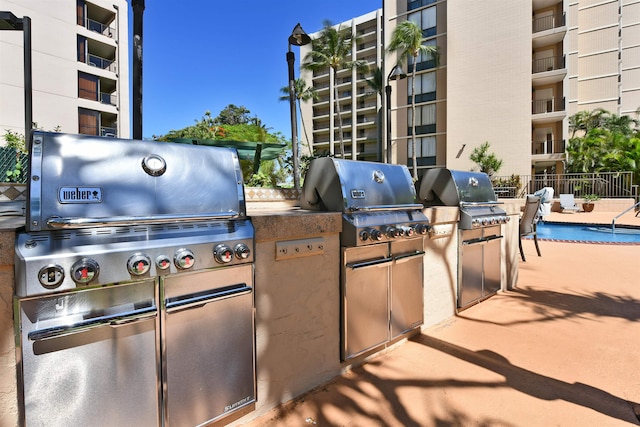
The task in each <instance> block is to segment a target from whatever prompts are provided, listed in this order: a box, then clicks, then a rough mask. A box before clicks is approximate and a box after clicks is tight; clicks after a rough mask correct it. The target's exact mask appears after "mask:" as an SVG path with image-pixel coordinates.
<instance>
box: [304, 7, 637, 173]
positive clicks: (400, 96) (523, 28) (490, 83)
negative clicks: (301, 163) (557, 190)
mask: <svg viewBox="0 0 640 427" xmlns="http://www.w3.org/2000/svg"><path fill="white" fill-rule="evenodd" d="M379 14H380V11H378V12H372V13H371V14H367V15H364V16H362V17H359V18H355V19H353V20H352V21H348V22H345V23H343V24H341V25H342V26H343V27H344V26H351V27H353V26H354V25H355V26H356V27H357V28H358V27H362V26H365V25H371V26H373V25H377V24H378V22H380V21H379V20H376V19H374V17H378V16H379ZM404 20H411V21H413V22H415V23H416V24H418V25H419V26H420V27H421V28H422V30H423V36H424V40H423V43H424V44H432V45H437V46H438V48H439V51H440V62H439V65H438V66H437V67H435V64H434V62H433V60H432V58H422V57H419V58H418V60H417V61H416V64H413V63H412V61H410V62H409V64H408V65H405V70H404V71H405V72H406V73H407V74H409V75H410V74H411V70H412V68H413V67H414V66H415V67H416V82H415V88H416V89H415V90H416V105H415V107H416V142H417V150H416V156H417V164H418V168H419V169H424V168H428V167H437V166H445V167H448V168H451V169H463V170H465V169H466V170H468V169H471V168H473V167H474V166H475V165H474V164H473V162H472V161H471V160H470V159H469V155H470V154H471V152H472V150H473V149H474V148H475V147H478V146H479V145H480V144H482V143H483V142H485V141H487V142H489V143H490V144H491V151H493V152H495V153H496V155H497V156H498V157H499V158H501V159H502V160H504V165H503V167H502V169H501V170H500V171H499V175H511V174H518V175H525V176H526V175H530V174H531V175H533V174H541V173H545V172H546V173H561V172H563V170H564V160H565V144H566V141H567V139H568V137H569V131H568V118H569V117H570V116H571V115H573V114H575V113H576V112H578V111H583V110H588V111H591V110H594V109H596V108H604V109H606V110H608V111H610V112H612V113H614V114H618V115H625V114H626V115H634V114H635V111H636V109H637V108H638V107H640V1H638V0H597V1H596V0H530V1H513V0H490V1H485V2H467V1H465V2H454V1H447V0H393V1H389V0H387V1H385V2H383V10H382V20H381V23H380V27H378V28H376V30H375V31H373V30H371V31H369V33H368V34H371V37H373V35H374V34H375V35H376V36H377V37H379V38H378V39H377V40H376V41H374V40H373V39H369V40H368V42H367V43H368V46H373V45H375V46H378V44H382V47H380V48H376V50H377V51H379V52H381V55H382V56H381V57H379V58H377V62H376V64H380V66H381V68H382V70H383V73H384V74H383V75H384V76H385V79H386V77H387V76H388V73H389V71H390V70H391V68H392V67H393V65H395V63H396V60H397V58H396V57H395V56H394V55H389V54H384V46H388V44H389V42H390V39H391V34H392V32H393V29H394V28H395V26H396V25H397V23H398V22H401V21H404ZM366 22H368V24H365V23H366ZM356 33H357V30H356ZM382 42H383V43H382ZM307 49H309V48H308V47H307ZM353 54H354V55H356V56H355V57H356V58H360V57H362V54H361V52H360V51H359V50H358V49H355V50H354V53H353ZM350 74H351V75H350V76H348V77H347V80H340V79H338V85H339V86H338V88H339V93H340V94H341V98H340V101H341V104H342V105H348V106H350V107H351V110H349V111H348V114H351V115H352V117H356V120H358V119H359V118H364V115H363V114H360V111H359V110H358V108H355V107H353V105H354V104H355V105H357V102H358V101H360V105H363V104H362V98H363V93H362V92H360V93H358V92H356V91H354V90H353V89H352V88H350V87H349V86H348V85H349V84H351V85H352V87H355V88H359V87H361V86H360V85H361V82H362V81H363V79H362V78H363V77H364V76H355V74H354V73H353V72H351V73H350ZM303 76H306V78H307V81H308V82H309V83H310V84H313V85H314V86H315V87H316V89H317V88H318V87H319V86H318V84H322V86H321V87H322V93H323V94H324V97H323V98H322V99H323V100H322V101H321V102H314V103H313V104H311V103H309V104H308V105H307V106H306V107H305V108H303V119H304V120H306V123H307V125H308V123H313V127H314V132H313V136H314V140H313V147H314V151H315V152H316V153H318V152H321V151H329V150H328V149H327V146H330V142H332V141H334V140H335V138H334V139H332V135H333V130H334V128H335V125H334V126H333V127H332V122H331V120H330V117H332V112H331V110H330V108H331V105H332V103H331V100H332V98H331V97H332V95H331V94H332V93H333V86H332V85H333V84H334V82H333V81H332V80H331V79H330V78H326V79H325V80H321V76H313V77H310V76H309V74H308V73H307V74H305V73H303ZM349 77H350V78H351V79H352V80H350V81H348V78H349ZM356 77H358V79H357V80H356ZM353 81H356V83H355V85H354V84H353ZM383 84H389V85H390V86H391V87H392V98H391V109H390V110H391V123H392V125H391V135H392V137H391V143H392V155H391V159H392V161H393V162H394V163H404V164H408V165H410V164H411V154H412V153H411V136H410V133H411V129H410V115H411V87H412V81H411V77H409V78H407V79H404V80H397V81H391V82H389V81H385V82H383ZM343 88H344V89H343ZM352 94H353V96H352ZM369 99H370V101H371V102H372V103H373V98H369ZM322 102H324V104H322ZM376 103H377V104H376V105H381V112H382V117H383V118H382V119H381V120H379V122H378V123H379V124H380V126H379V127H380V128H381V129H382V131H381V135H383V137H382V138H379V139H377V140H376V141H375V142H374V141H373V140H372V139H371V138H368V139H364V140H358V139H356V150H349V149H347V152H348V156H350V158H358V159H367V160H375V159H376V158H375V157H374V156H373V155H372V154H371V153H375V152H376V151H379V150H380V148H379V147H378V145H377V144H378V143H379V142H378V141H380V140H381V141H382V143H381V146H382V147H384V146H385V144H386V138H385V137H384V135H386V119H385V117H386V110H387V106H386V101H385V99H384V97H378V98H377V99H376ZM323 105H324V106H325V107H324V109H323V108H322V106H323ZM364 105H366V104H364ZM358 114H360V116H359V117H357V115H358ZM367 117H368V118H369V117H371V116H367ZM351 124H353V122H352V123H351ZM358 125H360V123H359V122H357V123H356V128H355V132H358V130H359V128H358ZM352 135H353V134H352ZM352 135H349V136H350V137H351V136H352ZM358 135H363V133H362V132H361V133H360V134H358V133H356V138H357V137H358ZM365 135H367V134H366V133H365ZM368 135H370V136H371V135H372V134H371V133H369V134H368ZM345 139H347V143H346V145H347V147H351V146H352V144H351V141H350V140H349V138H345ZM331 152H332V153H333V152H335V151H331Z"/></svg>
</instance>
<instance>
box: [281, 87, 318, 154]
mask: <svg viewBox="0 0 640 427" xmlns="http://www.w3.org/2000/svg"><path fill="white" fill-rule="evenodd" d="M293 90H295V97H296V102H297V104H298V112H299V113H300V121H301V122H302V131H303V132H304V138H305V140H306V141H307V148H308V149H309V154H313V153H312V152H311V144H310V142H309V136H308V135H307V127H306V126H305V125H304V117H303V116H302V107H301V106H300V102H307V101H310V100H314V101H317V100H318V99H320V95H318V92H317V91H316V89H315V88H314V87H313V86H307V82H305V81H304V80H303V79H301V78H297V79H296V80H295V81H294V82H293ZM280 93H282V96H281V97H280V101H289V86H284V87H282V88H281V89H280Z"/></svg>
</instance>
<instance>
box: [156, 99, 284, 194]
mask: <svg viewBox="0 0 640 427" xmlns="http://www.w3.org/2000/svg"><path fill="white" fill-rule="evenodd" d="M250 113H251V112H250V111H249V110H248V109H246V108H245V107H236V106H235V105H233V104H229V105H228V106H227V107H226V108H225V109H224V110H222V111H221V112H220V115H218V117H216V118H213V116H212V114H211V112H210V111H206V112H205V113H204V115H203V116H202V117H201V118H200V119H199V120H195V123H194V124H193V125H191V126H187V127H184V128H182V129H177V130H171V131H169V132H168V133H167V134H166V135H161V136H155V135H154V139H155V140H157V141H165V142H167V141H172V140H175V139H184V138H187V139H189V138H192V139H203V140H214V141H215V140H218V141H222V140H224V141H240V142H244V141H249V142H267V143H280V144H282V143H285V142H287V141H286V139H285V137H284V136H283V135H282V134H281V133H280V132H276V133H270V132H269V130H270V128H268V127H266V126H265V125H264V124H263V123H262V121H261V120H260V119H259V118H257V117H253V118H250V117H249V114H250ZM286 161H287V160H286V153H284V152H283V153H282V154H281V155H280V156H279V157H278V158H277V159H275V160H262V161H261V162H260V166H259V169H258V172H257V173H255V174H254V173H253V172H254V170H255V169H254V166H255V165H254V164H253V161H251V160H240V165H241V167H242V175H243V177H244V180H245V184H247V185H249V186H260V187H274V188H275V187H277V186H278V185H279V184H280V183H282V182H285V181H286V180H287V177H288V176H289V175H290V174H291V169H290V168H289V167H288V165H287V163H286Z"/></svg>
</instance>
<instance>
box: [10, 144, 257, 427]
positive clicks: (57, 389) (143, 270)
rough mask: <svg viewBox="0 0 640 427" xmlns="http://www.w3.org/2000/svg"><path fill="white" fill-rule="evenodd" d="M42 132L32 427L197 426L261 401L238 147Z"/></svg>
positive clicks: (21, 245)
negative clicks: (257, 392)
mask: <svg viewBox="0 0 640 427" xmlns="http://www.w3.org/2000/svg"><path fill="white" fill-rule="evenodd" d="M33 134H34V135H33V142H32V151H31V164H30V177H29V190H28V200H27V203H26V219H27V221H26V227H25V231H24V232H20V233H18V236H17V239H16V263H15V264H16V304H17V305H16V306H17V307H18V310H17V312H18V315H17V316H16V334H17V336H18V337H19V345H18V348H17V354H18V361H19V364H18V369H19V372H18V374H19V388H20V390H19V392H20V398H21V399H20V409H21V414H20V417H21V423H22V424H25V425H45V424H46V425H82V426H86V425H114V426H121V425H139V426H146V425H148V426H157V425H171V426H176V425H177V426H195V425H201V424H203V423H207V422H211V421H214V420H218V419H222V418H224V417H226V416H228V415H230V414H231V413H237V412H241V411H239V410H240V409H243V408H244V409H247V407H250V406H251V405H252V404H253V402H255V348H254V341H255V340H254V302H253V281H254V278H253V276H254V273H253V270H254V267H253V247H254V230H253V226H252V224H251V221H250V220H249V218H248V217H247V216H246V206H245V198H244V187H243V181H242V173H241V169H240V164H239V161H238V156H237V153H236V152H235V150H232V149H226V148H218V147H200V146H190V145H182V144H173V143H157V142H151V141H131V140H119V139H113V138H99V137H86V136H79V135H66V134H55V133H44V132H34V133H33Z"/></svg>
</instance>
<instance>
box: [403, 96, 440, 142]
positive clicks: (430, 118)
mask: <svg viewBox="0 0 640 427" xmlns="http://www.w3.org/2000/svg"><path fill="white" fill-rule="evenodd" d="M412 116H413V111H412V109H411V108H410V109H409V110H408V115H407V128H408V129H407V134H408V135H411V117H412ZM415 127H416V135H424V134H429V133H435V131H436V105H435V104H429V105H422V106H420V107H416V122H415Z"/></svg>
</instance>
